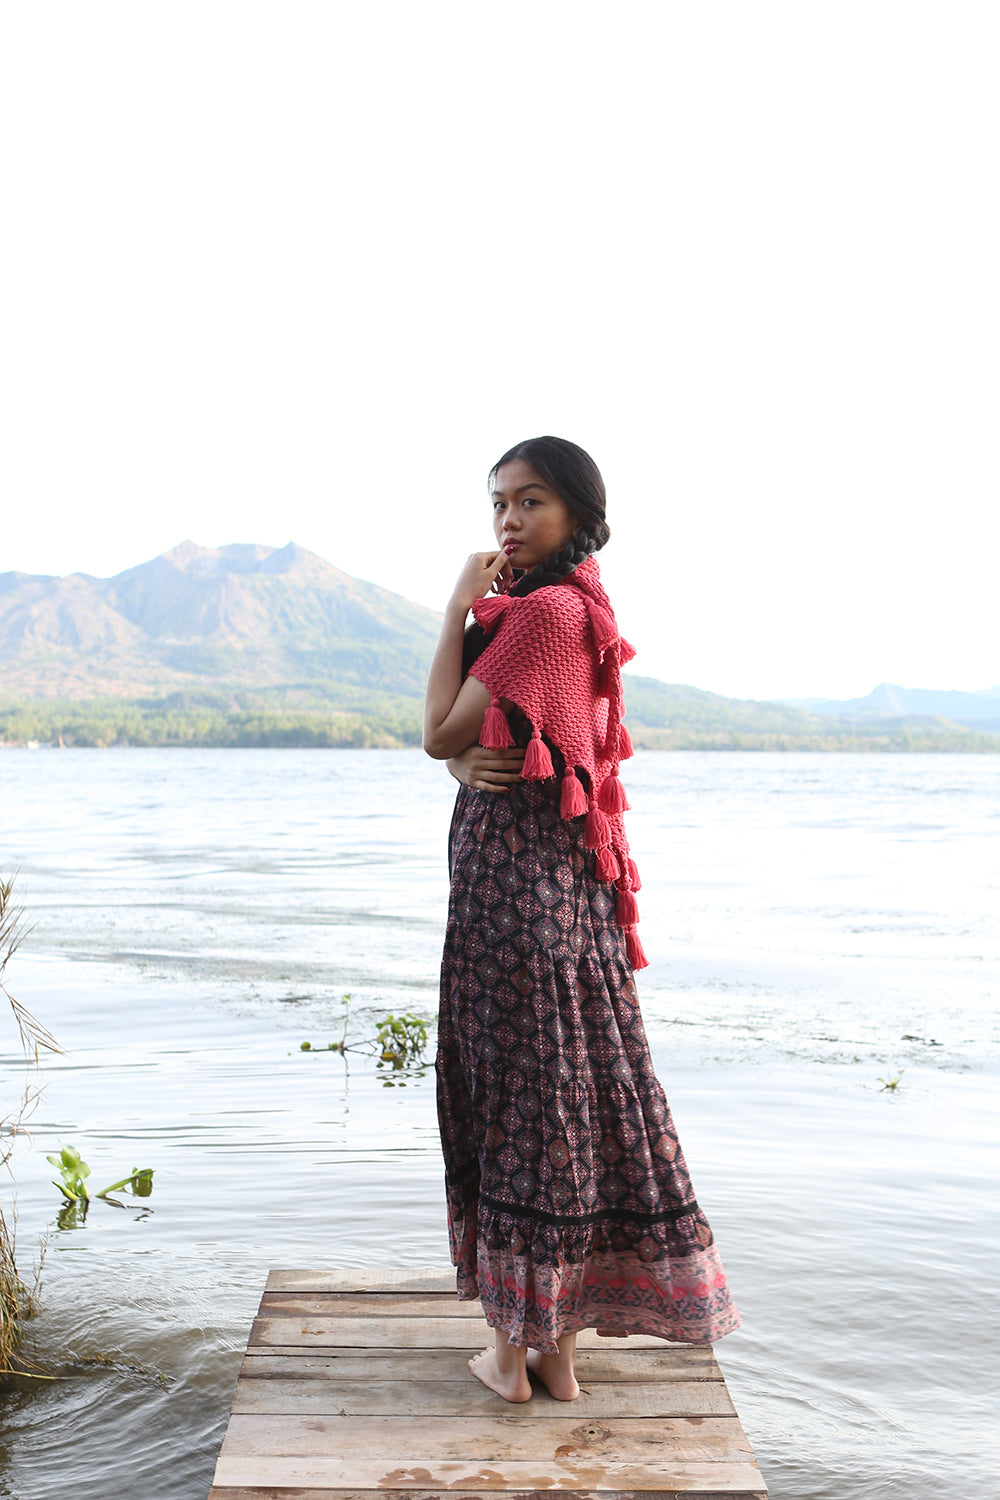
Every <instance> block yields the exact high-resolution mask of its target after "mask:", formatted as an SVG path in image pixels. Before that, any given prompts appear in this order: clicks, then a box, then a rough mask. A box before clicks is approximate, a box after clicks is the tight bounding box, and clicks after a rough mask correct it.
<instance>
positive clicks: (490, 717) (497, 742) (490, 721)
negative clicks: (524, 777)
mask: <svg viewBox="0 0 1000 1500" xmlns="http://www.w3.org/2000/svg"><path fill="white" fill-rule="evenodd" d="M479 743H480V744H481V745H482V747H483V749H484V750H506V749H508V748H509V747H510V746H511V745H513V743H514V738H513V736H512V734H511V732H510V725H509V724H508V723H507V715H506V714H505V713H504V711H503V709H502V708H501V707H500V703H499V701H498V700H497V699H496V698H493V699H492V700H491V702H490V706H489V708H488V709H487V710H486V717H485V719H484V720H483V727H482V729H481V730H480V731H479ZM522 774H523V773H522Z"/></svg>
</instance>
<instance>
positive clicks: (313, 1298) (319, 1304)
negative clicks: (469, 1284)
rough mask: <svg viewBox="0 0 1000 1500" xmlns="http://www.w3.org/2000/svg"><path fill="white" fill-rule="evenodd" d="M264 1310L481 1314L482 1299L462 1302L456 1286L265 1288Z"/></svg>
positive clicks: (293, 1314)
mask: <svg viewBox="0 0 1000 1500" xmlns="http://www.w3.org/2000/svg"><path fill="white" fill-rule="evenodd" d="M260 1313H261V1315H262V1316H265V1315H266V1316H267V1317H269V1318H280V1317H290V1318H298V1317H304V1318H398V1317H406V1318H442V1317H443V1318H481V1317H482V1316H483V1309H482V1308H481V1307H480V1305H479V1303H478V1302H459V1301H458V1299H457V1298H456V1296H455V1292H454V1289H452V1291H451V1292H450V1293H448V1292H436V1293H433V1294H428V1295H425V1296H418V1297H409V1296H407V1294H406V1293H405V1292H384V1293H378V1292H374V1293H367V1294H365V1293H361V1294H358V1293H351V1292H265V1293H264V1295H263V1297H261V1299H260Z"/></svg>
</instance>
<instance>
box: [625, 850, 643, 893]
mask: <svg viewBox="0 0 1000 1500" xmlns="http://www.w3.org/2000/svg"><path fill="white" fill-rule="evenodd" d="M627 863H628V883H629V888H630V889H631V890H633V891H641V890H642V881H641V880H640V879H639V866H638V865H637V864H636V862H635V860H634V859H633V858H632V856H631V855H629V857H628V861H627Z"/></svg>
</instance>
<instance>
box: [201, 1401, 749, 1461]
mask: <svg viewBox="0 0 1000 1500" xmlns="http://www.w3.org/2000/svg"><path fill="white" fill-rule="evenodd" d="M573 1404H574V1405H575V1403H573ZM679 1449H683V1457H684V1460H685V1461H686V1462H699V1463H723V1462H725V1463H742V1462H744V1461H745V1460H746V1457H747V1455H748V1453H749V1452H750V1444H749V1442H748V1441H747V1439H746V1436H745V1435H744V1433H743V1429H742V1428H741V1427H740V1424H739V1422H738V1421H735V1420H734V1419H733V1418H732V1417H709V1418H704V1417H698V1418H695V1419H694V1420H693V1421H692V1419H691V1418H680V1419H677V1418H671V1419H668V1420H666V1421H658V1422H650V1421H647V1420H644V1419H642V1418H641V1417H640V1418H636V1417H619V1418H616V1419H610V1420H607V1421H603V1422H597V1421H594V1420H592V1419H591V1420H587V1419H586V1418H584V1419H583V1420H582V1421H581V1420H577V1421H573V1420H570V1421H565V1420H562V1419H561V1418H553V1417H542V1418H539V1419H536V1420H535V1421H532V1422H525V1421H524V1420H523V1419H522V1418H521V1417H502V1416H501V1417H497V1416H493V1415H489V1416H479V1417H452V1418H450V1419H449V1420H448V1421H447V1422H428V1421H426V1419H424V1418H422V1417H400V1416H387V1417H351V1418H349V1419H346V1420H345V1418H344V1417H340V1416H337V1417H328V1418H324V1419H321V1420H319V1421H317V1420H316V1419H315V1418H313V1417H305V1416H298V1415H296V1416H281V1417H278V1416H256V1415H255V1416H239V1415H234V1416H233V1418H232V1420H231V1421H230V1424H229V1431H228V1432H227V1434H226V1440H225V1446H224V1447H223V1450H222V1451H223V1452H224V1453H226V1452H231V1451H235V1452H237V1453H243V1454H247V1455H249V1454H253V1453H259V1454H263V1455H265V1456H266V1455H268V1454H270V1455H272V1456H273V1457H275V1458H288V1457H315V1458H343V1459H345V1460H347V1459H348V1458H350V1459H352V1460H353V1459H356V1458H358V1457H361V1458H365V1459H367V1458H370V1457H371V1455H372V1454H385V1453H392V1454H399V1453H405V1454H406V1455H407V1462H408V1463H409V1464H410V1465H413V1464H428V1463H434V1464H437V1463H440V1462H442V1461H443V1460H449V1461H467V1460H468V1456H469V1454H470V1453H474V1454H475V1455H476V1462H477V1463H487V1462H489V1463H494V1462H500V1461H504V1462H506V1461H508V1460H510V1459H531V1460H532V1461H536V1462H539V1463H547V1462H549V1460H556V1461H558V1460H560V1459H566V1460H567V1461H572V1462H576V1461H578V1460H580V1459H587V1460H588V1461H594V1460H597V1459H600V1460H601V1461H602V1462H613V1463H629V1462H643V1463H658V1462H660V1461H661V1460H663V1459H664V1458H665V1459H666V1461H667V1462H670V1461H671V1459H672V1458H675V1457H676V1455H677V1451H678V1450H679Z"/></svg>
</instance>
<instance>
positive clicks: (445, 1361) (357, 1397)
mask: <svg viewBox="0 0 1000 1500" xmlns="http://www.w3.org/2000/svg"><path fill="white" fill-rule="evenodd" d="M492 1342H493V1334H492V1330H491V1329H489V1328H488V1327H487V1325H486V1322H485V1319H484V1318H483V1316H482V1309H481V1308H480V1306H479V1304H478V1303H476V1302H467V1303H459V1302H458V1300H457V1298H456V1295H455V1281H454V1273H453V1272H452V1271H450V1270H441V1269H439V1268H429V1269H428V1268H421V1269H415V1270H412V1271H406V1270H400V1269H398V1268H393V1269H381V1270H367V1271H366V1270H358V1269H356V1268H343V1269H341V1268H334V1269H332V1270H323V1271H309V1270H305V1271H273V1272H272V1273H271V1275H270V1276H269V1277H268V1282H267V1291H266V1292H265V1293H264V1295H263V1297H262V1299H261V1304H260V1310H259V1313H258V1316H257V1318H256V1320H255V1322H254V1325H253V1329H252V1332H251V1339H250V1344H249V1346H248V1349H247V1353H246V1356H245V1357H244V1360H243V1366H242V1369H241V1371H240V1379H239V1382H238V1385H237V1389H236V1396H235V1399H234V1402H233V1409H232V1415H231V1418H230V1422H229V1428H228V1431H227V1433H226V1437H225V1440H224V1442H223V1445H222V1451H221V1453H220V1456H219V1462H218V1468H217V1470H216V1482H215V1484H214V1485H213V1487H212V1490H211V1493H210V1497H209V1500H377V1497H379V1496H381V1497H383V1500H384V1497H385V1496H386V1494H387V1493H388V1495H389V1496H392V1495H396V1497H397V1500H444V1492H445V1491H451V1492H452V1493H455V1494H457V1495H459V1496H461V1497H464V1500H477V1497H478V1500H497V1497H498V1495H501V1494H502V1495H505V1496H506V1495H510V1496H513V1497H520V1500H542V1497H543V1492H545V1491H549V1492H551V1491H557V1492H559V1493H562V1494H564V1495H567V1496H572V1500H767V1488H766V1486H765V1485H764V1482H763V1480H762V1479H761V1476H760V1473H759V1470H758V1469H757V1466H756V1464H755V1462H754V1459H753V1453H752V1450H751V1447H750V1443H749V1442H748V1440H747V1437H746V1435H745V1433H744V1432H743V1429H742V1426H741V1424H740V1421H739V1417H738V1416H737V1414H736V1411H735V1408H734V1407H733V1404H732V1402H731V1400H730V1398H729V1392H728V1390H727V1389H726V1385H725V1381H724V1380H723V1378H722V1374H721V1372H720V1370H719V1368H718V1365H717V1363H716V1361H715V1356H714V1354H713V1351H712V1349H711V1347H710V1346H707V1345H702V1346H698V1345H690V1344H671V1343H669V1342H667V1341H666V1340H663V1339H659V1338H654V1337H652V1336H650V1335H638V1336H633V1337H631V1338H628V1339H626V1338H614V1339H603V1338H598V1336H597V1335H596V1333H595V1332H594V1331H592V1330H591V1331H588V1332H585V1333H582V1334H581V1335H580V1337H579V1341H578V1349H579V1353H578V1359H577V1374H578V1377H579V1379H580V1382H581V1395H580V1398H579V1400H577V1401H574V1402H560V1401H554V1400H553V1399H552V1397H551V1396H550V1395H549V1393H548V1392H547V1391H546V1390H545V1389H544V1388H543V1387H541V1386H540V1384H538V1382H537V1381H536V1382H534V1384H535V1387H536V1388H535V1391H534V1394H533V1397H532V1400H531V1401H529V1402H526V1403H524V1404H523V1405H518V1406H508V1405H507V1404H506V1403H504V1402H503V1401H502V1400H501V1399H500V1398H499V1397H498V1396H496V1395H495V1394H494V1393H493V1392H491V1391H489V1390H487V1389H486V1388H485V1387H484V1386H483V1385H481V1384H480V1383H479V1382H478V1381H476V1380H474V1379H473V1378H472V1376H471V1375H470V1373H469V1370H468V1366H467V1360H468V1357H469V1355H470V1354H472V1353H476V1352H477V1351H478V1350H480V1349H482V1348H485V1347H487V1346H488V1345H490V1344H492ZM470 1455H472V1456H470Z"/></svg>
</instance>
